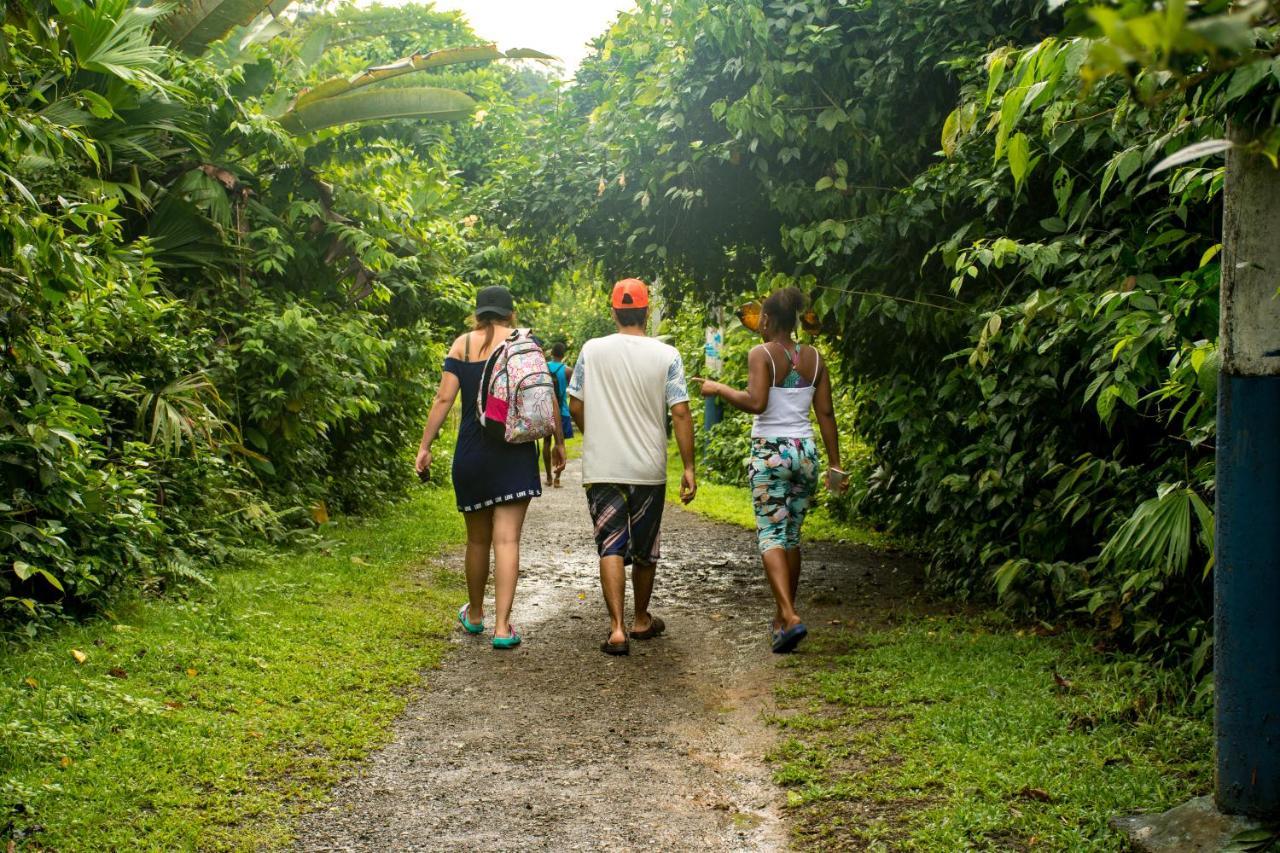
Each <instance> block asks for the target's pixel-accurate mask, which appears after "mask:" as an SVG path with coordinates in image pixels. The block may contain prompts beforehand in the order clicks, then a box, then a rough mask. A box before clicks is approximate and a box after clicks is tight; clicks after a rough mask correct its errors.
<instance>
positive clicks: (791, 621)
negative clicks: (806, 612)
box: [760, 548, 800, 630]
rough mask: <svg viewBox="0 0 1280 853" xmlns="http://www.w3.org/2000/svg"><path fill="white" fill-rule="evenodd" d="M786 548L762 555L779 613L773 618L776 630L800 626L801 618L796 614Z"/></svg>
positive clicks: (774, 549)
mask: <svg viewBox="0 0 1280 853" xmlns="http://www.w3.org/2000/svg"><path fill="white" fill-rule="evenodd" d="M787 556H788V554H787V550H786V549H784V548H770V549H769V550H768V551H765V552H764V553H763V554H761V555H760V559H761V561H762V562H763V563H764V574H765V577H767V578H768V579H769V589H770V590H772V592H773V601H774V604H776V605H777V611H776V613H775V614H774V618H773V627H774V630H781V629H786V628H794V627H795V626H796V625H799V624H800V616H799V614H797V613H796V607H795V593H794V592H793V591H792V585H791V567H790V565H789V561H788V559H787Z"/></svg>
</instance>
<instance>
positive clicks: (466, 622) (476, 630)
mask: <svg viewBox="0 0 1280 853" xmlns="http://www.w3.org/2000/svg"><path fill="white" fill-rule="evenodd" d="M470 612H471V603H470V602H468V603H466V604H464V605H462V609H461V610H459V611H458V624H459V625H461V626H462V630H464V631H466V632H467V633H468V634H483V633H484V620H483V619H481V620H480V621H479V622H472V621H471V620H470V619H468V618H467V616H468V615H469V614H470Z"/></svg>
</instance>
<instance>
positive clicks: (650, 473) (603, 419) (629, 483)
mask: <svg viewBox="0 0 1280 853" xmlns="http://www.w3.org/2000/svg"><path fill="white" fill-rule="evenodd" d="M612 304H613V317H614V320H615V321H616V322H617V324H618V333H617V334H614V335H609V336H607V337H603V338H596V339H594V340H590V341H587V342H586V344H584V345H583V347H582V351H581V352H580V353H579V354H578V361H577V364H576V365H575V367H574V371H573V380H572V381H571V382H570V383H569V410H570V412H571V413H572V414H573V420H574V421H575V422H576V423H577V424H578V429H580V430H581V431H582V482H583V485H584V486H586V488H587V504H588V506H589V507H590V509H591V519H592V521H593V522H594V524H595V536H596V549H597V550H598V551H599V554H600V587H601V589H602V590H603V592H604V602H605V605H606V606H607V607H608V608H609V639H607V640H606V641H605V642H604V643H602V644H601V646H600V649H601V651H603V652H604V653H605V654H608V655H626V654H630V653H631V642H630V640H631V639H636V640H648V639H652V638H653V637H656V636H658V635H659V634H661V633H662V632H663V631H664V630H665V629H666V625H665V624H663V622H662V620H661V619H659V618H658V617H656V616H652V615H650V613H649V597H650V595H651V594H652V593H653V579H654V575H655V574H656V572H657V568H658V556H659V532H660V528H661V526H662V508H663V506H664V503H665V499H666V485H667V412H668V410H669V411H670V412H671V423H672V428H673V431H674V432H675V436H676V444H677V445H679V447H680V458H681V460H682V461H683V462H684V474H683V476H682V477H681V480H680V500H682V501H683V502H684V503H688V502H689V501H691V500H693V497H694V495H695V494H696V493H697V491H698V484H697V480H696V479H695V477H694V473H693V416H692V415H691V414H690V412H689V390H688V387H687V386H686V384H685V377H684V363H683V361H681V359H680V353H679V352H677V351H676V348H675V347H672V346H668V345H667V344H664V343H662V342H661V341H656V340H654V339H653V338H651V337H648V336H647V335H646V334H645V324H646V323H647V321H648V319H649V288H648V287H646V286H645V283H644V282H642V281H640V280H639V279H635V278H628V279H623V280H622V281H620V282H618V283H617V284H615V285H614V286H613V298H612ZM629 564H630V565H631V567H632V568H631V587H632V592H633V593H634V595H635V616H634V621H633V622H632V624H631V631H630V635H629V636H628V632H627V629H626V625H625V624H624V622H623V603H624V601H625V599H626V593H627V575H626V566H627V565H629Z"/></svg>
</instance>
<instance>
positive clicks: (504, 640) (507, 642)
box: [493, 625, 520, 649]
mask: <svg viewBox="0 0 1280 853" xmlns="http://www.w3.org/2000/svg"><path fill="white" fill-rule="evenodd" d="M518 645H520V635H519V634H517V633H516V626H515V625H512V626H511V634H510V636H507V637H499V636H498V635H497V634H494V635H493V647H494V648H495V649H514V648H515V647H516V646H518Z"/></svg>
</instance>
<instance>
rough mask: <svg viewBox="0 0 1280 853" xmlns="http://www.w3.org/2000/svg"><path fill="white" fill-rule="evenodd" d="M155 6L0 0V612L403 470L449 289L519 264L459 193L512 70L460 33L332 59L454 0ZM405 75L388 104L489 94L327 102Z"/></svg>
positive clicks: (428, 29)
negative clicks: (197, 15) (180, 24)
mask: <svg viewBox="0 0 1280 853" xmlns="http://www.w3.org/2000/svg"><path fill="white" fill-rule="evenodd" d="M224 5H225V4H224ZM231 5H234V4H231ZM239 5H240V6H245V4H243V3H241V4H239ZM261 6H262V4H258V8H259V9H260V8H261ZM193 8H194V7H193ZM202 8H204V7H202ZM209 8H212V7H209ZM162 14H164V11H163V10H162V9H158V8H143V7H139V6H135V5H132V4H130V3H128V2H126V0H110V2H99V3H95V4H89V3H85V2H81V0H65V2H63V0H59V2H58V3H57V4H56V5H55V6H54V7H53V8H49V7H46V6H45V5H43V4H41V3H38V2H32V3H26V4H23V3H19V4H12V3H11V4H8V5H7V6H6V7H5V18H4V20H3V28H4V29H3V35H2V36H0V45H3V51H2V52H0V72H2V73H3V77H2V78H0V624H5V625H10V626H12V625H20V626H23V627H24V628H25V630H26V631H28V632H30V631H34V630H35V629H36V626H37V625H38V624H40V623H41V622H42V621H45V620H47V619H48V618H51V617H56V616H57V615H58V614H59V613H70V614H74V613H83V612H88V611H90V610H92V609H94V608H97V607H99V606H101V605H102V604H103V602H104V601H106V600H107V598H108V597H109V596H110V594H111V593H112V591H113V590H115V589H116V588H118V587H119V585H120V584H121V582H122V581H125V580H126V579H138V578H140V579H142V580H143V581H144V582H145V583H146V584H148V585H150V586H152V587H155V588H163V587H164V586H165V585H167V584H168V583H169V582H170V581H172V580H174V579H175V578H182V579H189V580H190V579H194V580H197V581H204V582H206V583H207V582H208V577H207V573H206V571H205V569H204V568H203V566H204V565H206V564H207V563H208V562H209V561H211V560H212V561H215V562H216V561H217V560H218V559H219V558H221V557H222V556H224V555H225V554H226V553H228V550H229V549H234V548H237V547H240V546H244V545H252V544H254V543H256V542H258V541H261V537H262V536H263V535H267V536H273V537H280V536H286V535H289V532H290V531H292V530H297V529H299V528H300V527H301V526H305V525H307V524H310V522H311V517H312V516H313V515H314V516H316V517H321V518H322V517H324V515H325V514H326V513H327V511H328V510H329V509H335V510H353V509H359V508H362V507H365V506H369V505H371V504H375V503H378V502H380V501H382V500H385V499H387V498H388V497H392V496H395V495H398V494H401V493H402V492H403V491H404V489H405V488H406V487H407V485H408V484H409V483H410V482H411V479H412V478H411V468H410V465H409V464H408V462H407V460H406V459H405V454H406V452H407V448H408V447H410V445H411V444H412V441H413V437H414V434H415V433H416V431H417V430H418V429H420V428H421V416H422V414H423V411H424V408H425V402H426V400H427V398H428V397H429V393H430V386H431V383H432V382H433V377H434V373H435V371H436V370H437V369H438V367H437V366H438V364H439V361H440V355H441V344H442V342H444V341H446V340H447V338H448V336H449V335H450V334H452V333H453V332H454V331H455V330H456V329H457V328H458V327H459V326H460V325H461V324H462V322H463V320H464V318H465V316H466V313H467V310H466V309H467V305H468V303H469V300H470V296H471V293H472V286H473V284H475V283H490V282H492V281H507V282H513V281H514V280H515V279H516V278H517V277H518V276H519V275H520V274H521V269H522V267H521V265H520V264H518V263H516V262H515V261H512V260H511V255H512V254H513V253H512V252H510V251H508V250H506V249H504V247H503V244H502V240H501V235H500V234H498V233H497V232H496V231H494V230H493V229H492V228H488V227H486V226H485V225H484V224H483V223H482V222H479V221H478V220H477V218H476V217H474V216H469V215H468V213H469V211H468V209H467V208H468V202H467V195H468V193H469V192H471V191H472V188H473V187H474V186H476V185H478V184H480V183H482V182H483V181H484V180H486V178H487V173H486V168H487V167H486V165H485V164H486V163H487V161H488V156H489V155H488V152H489V151H491V150H497V148H498V147H499V146H498V145H497V144H496V143H495V141H494V140H496V139H500V138H503V136H504V134H509V133H511V132H513V129H514V128H515V127H516V123H517V121H516V120H517V119H518V117H519V115H520V113H519V109H520V108H519V106H518V105H517V102H518V100H519V99H521V98H523V97H524V96H525V95H527V94H529V93H530V92H532V91H534V90H536V88H537V86H538V85H539V84H538V81H537V78H536V77H533V76H530V75H528V74H525V73H522V72H517V71H515V70H512V69H508V68H504V67H502V66H493V65H487V64H486V63H485V61H486V60H489V59H493V58H498V57H500V56H501V54H498V52H497V51H496V50H495V49H494V48H492V47H478V48H468V49H467V50H465V51H463V50H459V51H445V52H444V53H441V54H431V55H429V56H426V57H425V58H424V57H421V56H418V57H415V58H414V59H413V60H411V61H410V62H409V63H408V64H407V66H406V68H403V69H401V70H408V71H412V72H413V73H404V74H400V73H398V72H397V73H396V74H394V75H391V74H388V73H385V72H384V73H383V74H382V76H377V75H374V76H376V77H377V79H375V80H372V81H369V80H367V79H366V78H365V77H361V78H358V80H359V81H360V82H358V83H355V82H349V81H348V78H351V77H352V76H353V75H355V74H356V72H359V71H361V70H362V69H364V68H366V67H367V66H368V65H370V64H371V63H376V64H387V63H392V62H393V61H395V60H397V59H399V58H400V57H401V56H404V55H406V54H415V53H425V52H427V51H431V50H434V49H440V48H446V47H460V46H465V45H475V44H476V43H477V41H478V40H477V38H476V37H475V36H474V34H473V33H471V31H470V29H469V28H468V26H467V25H466V24H465V22H464V21H463V20H462V19H461V17H460V16H458V15H457V14H456V13H449V14H445V13H437V12H434V11H431V10H429V9H427V8H424V7H405V8H400V9H383V8H378V7H373V8H368V9H362V10H354V9H349V8H340V9H337V10H336V11H333V12H326V13H322V14H321V13H316V12H315V11H314V10H308V9H304V10H302V11H299V12H297V13H296V14H294V13H290V14H289V15H287V16H282V17H278V18H277V17H276V16H274V15H271V14H266V15H264V16H262V17H260V18H259V19H257V21H256V22H255V23H252V24H251V25H249V26H244V27H238V28H236V29H234V30H232V32H231V33H230V35H229V37H228V38H226V39H224V40H222V41H220V42H217V43H215V44H213V45H212V46H211V47H209V48H207V49H206V48H205V47H204V45H203V43H202V44H194V43H192V42H191V41H190V40H187V41H183V42H181V44H182V47H183V50H184V51H185V53H186V54H190V55H185V54H183V53H178V52H177V51H175V50H173V49H172V48H170V47H167V46H165V45H164V43H163V42H162V41H161V40H160V35H159V33H158V32H157V26H156V20H157V16H158V15H162ZM173 14H174V15H179V14H183V11H182V10H179V11H178V12H174V13H173ZM174 26H176V25H175V24H174V19H173V18H164V19H162V24H161V25H160V26H159V27H158V30H159V32H168V33H172V32H174V31H175V30H174V29H173V27H174ZM226 26H230V24H226ZM184 27H185V25H184ZM183 31H184V32H185V29H184V30H183ZM220 32H225V26H224V27H222V28H221V29H220ZM459 62H461V64H459ZM424 69H425V70H424ZM335 77H336V78H338V79H337V81H336V82H335V81H334V80H333V79H332V78H335ZM383 77H387V78H388V79H383ZM424 79H426V80H428V81H429V82H431V83H433V84H434V85H432V86H428V87H424V86H422V81H423V80H424ZM325 80H329V82H327V83H324V84H323V85H322V86H318V87H316V88H314V89H311V90H310V91H309V92H307V90H306V87H308V86H310V85H313V84H316V83H319V82H320V81H325ZM366 83H368V84H369V85H368V87H367V88H362V89H361V94H360V96H359V98H358V100H359V102H360V106H359V107H352V106H351V105H350V102H341V103H340V100H341V99H340V97H339V96H340V95H342V94H344V93H345V94H346V95H347V96H348V97H350V96H351V95H350V90H351V89H353V88H354V87H357V85H358V86H360V87H364V86H365V84H366ZM335 87H337V88H341V89H342V91H341V92H337V91H336V90H335ZM344 87H345V88H344ZM426 90H431V91H432V92H434V93H435V94H433V95H431V96H430V97H427V96H426V95H422V96H421V97H419V96H418V95H414V96H412V97H414V98H417V99H418V101H419V103H417V104H416V106H414V108H413V109H408V110H405V109H403V105H402V108H401V109H402V111H401V112H398V113H397V114H398V115H412V116H417V117H421V118H440V117H445V118H453V117H456V116H455V114H460V113H458V110H459V109H460V108H462V107H465V108H466V109H465V110H463V112H469V110H470V106H468V105H474V104H475V103H477V100H476V99H479V101H481V102H484V103H486V104H487V105H490V107H491V109H490V111H489V113H488V114H487V115H486V114H482V113H479V112H478V113H477V114H476V116H475V117H474V118H468V119H466V120H465V121H461V122H458V123H456V124H454V125H446V124H430V123H425V122H423V121H416V120H406V121H399V122H396V121H391V122H386V121H383V122H380V123H377V124H365V125H360V124H351V123H350V122H352V121H356V120H362V119H367V118H370V117H374V116H376V115H380V114H379V113H378V112H377V109H381V108H380V107H379V108H377V109H375V108H373V107H370V106H369V105H370V104H372V103H374V102H379V103H381V102H382V100H385V98H384V96H383V94H382V93H385V92H393V91H394V92H395V93H405V92H411V91H412V92H419V93H422V92H424V91H426ZM299 92H305V93H306V94H305V95H304V96H303V97H302V98H298V99H297V103H296V104H295V103H294V101H295V97H296V96H297V95H298V93H299ZM464 92H466V93H470V94H464ZM326 95H332V96H333V97H327V96H326ZM388 97H390V96H388ZM396 97H400V95H398V94H397V95H396ZM380 99H382V100H380ZM441 102H448V103H449V104H451V105H452V106H451V107H450V110H452V112H448V113H447V114H445V115H443V116H442V115H441V114H440V113H439V111H438V110H437V109H436V107H437V106H438V104H439V103H441ZM343 103H346V104H347V106H345V107H344V106H343ZM304 104H305V105H306V107H307V108H316V109H323V110H324V115H325V116H326V118H325V121H324V122H320V121H319V119H317V118H316V117H315V115H313V114H311V113H308V114H307V116H303V117H301V118H298V117H297V116H298V115H299V113H300V111H302V110H303V109H304ZM333 122H336V123H337V126H335V127H332V128H330V129H327V130H320V131H318V132H314V133H310V134H307V135H302V136H293V135H290V133H288V132H286V130H285V129H284V128H285V127H291V128H292V129H293V130H295V131H298V130H300V129H302V128H304V127H314V126H320V125H321V124H328V123H333ZM197 566H201V568H197Z"/></svg>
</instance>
